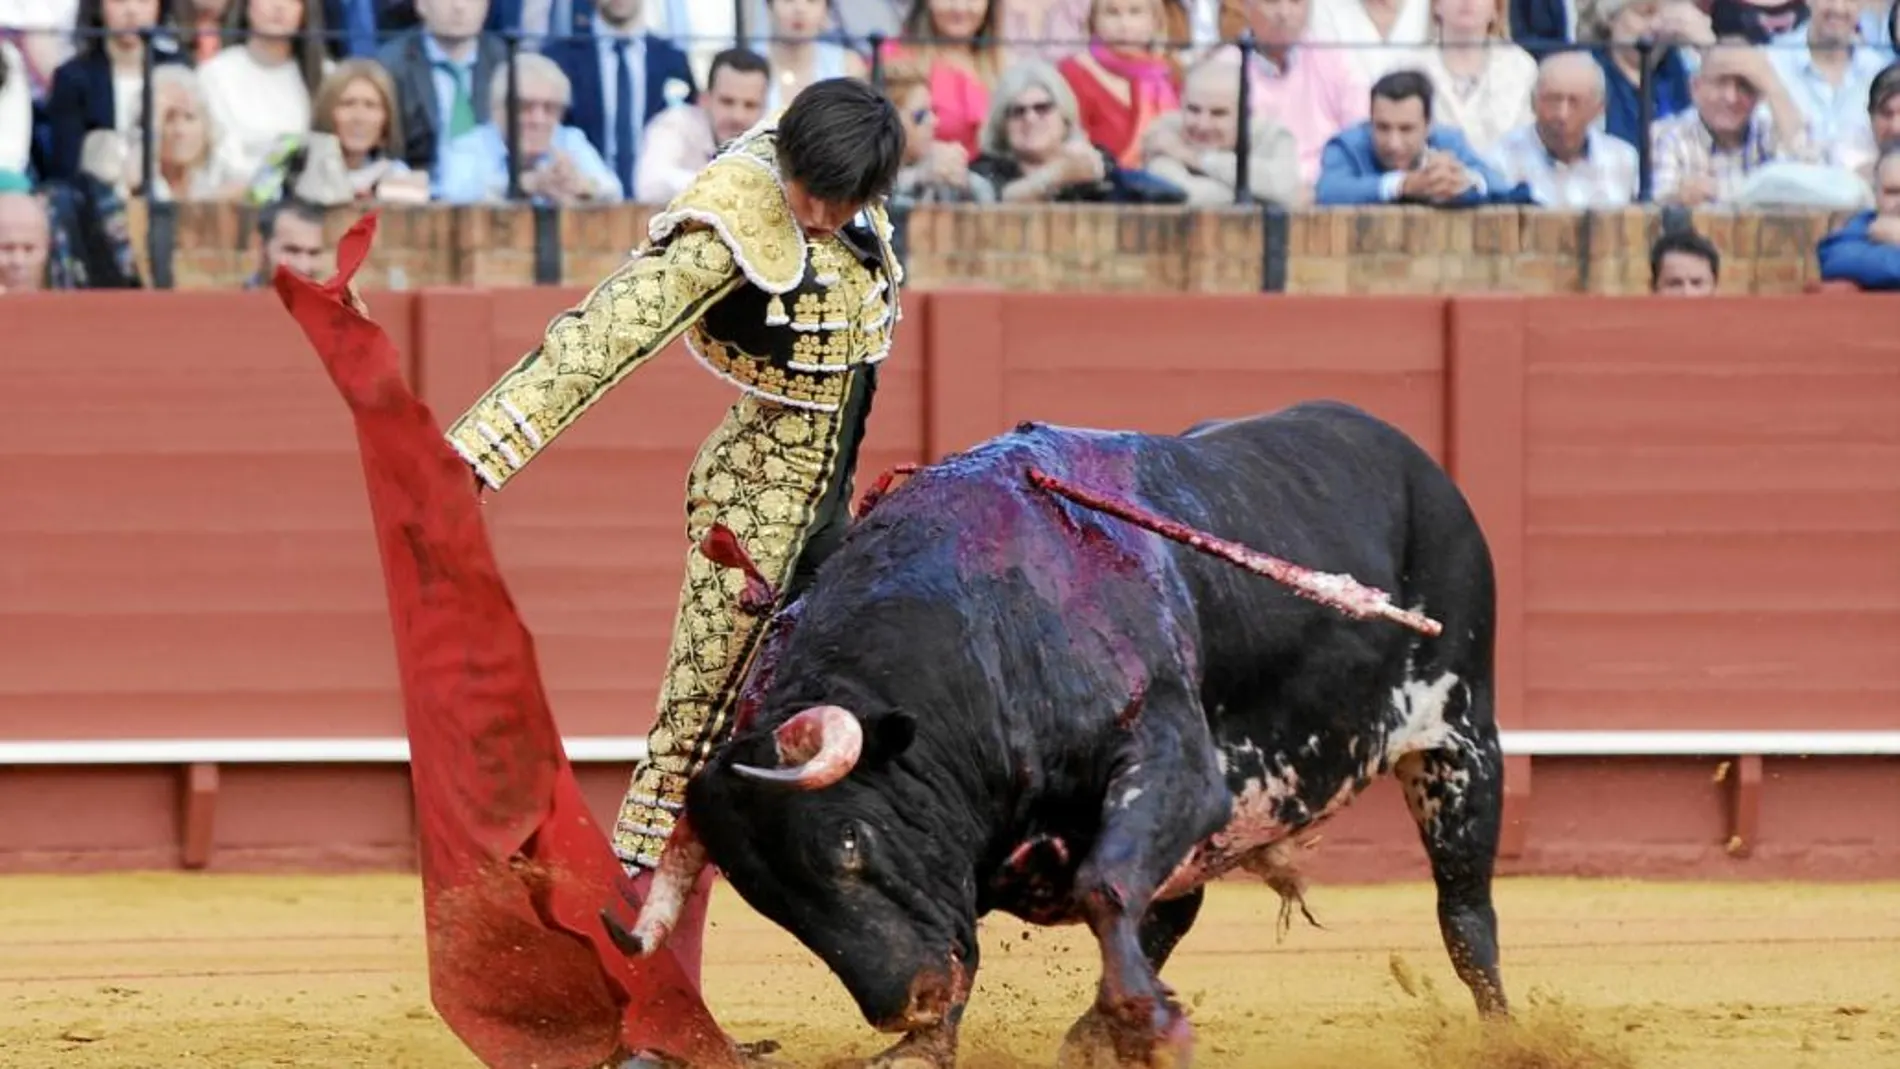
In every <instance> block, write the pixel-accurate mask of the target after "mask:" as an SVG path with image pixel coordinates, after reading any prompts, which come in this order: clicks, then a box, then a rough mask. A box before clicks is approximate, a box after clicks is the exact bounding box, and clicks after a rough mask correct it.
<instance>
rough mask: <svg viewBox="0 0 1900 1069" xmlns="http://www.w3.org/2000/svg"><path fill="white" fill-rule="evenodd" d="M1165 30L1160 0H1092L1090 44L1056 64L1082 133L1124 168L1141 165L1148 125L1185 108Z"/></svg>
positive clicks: (1090, 9)
mask: <svg viewBox="0 0 1900 1069" xmlns="http://www.w3.org/2000/svg"><path fill="white" fill-rule="evenodd" d="M1161 32H1162V25H1161V0H1094V2H1093V3H1092V4H1091V5H1090V7H1089V34H1090V38H1089V45H1088V47H1087V48H1086V49H1084V50H1082V51H1080V52H1077V53H1075V54H1074V55H1071V56H1069V57H1068V58H1067V59H1064V60H1063V61H1062V62H1060V63H1058V64H1056V70H1058V71H1060V72H1061V74H1062V77H1063V78H1064V79H1065V80H1066V81H1067V82H1068V83H1069V91H1070V92H1072V93H1074V94H1075V103H1076V107H1077V108H1078V110H1079V112H1080V114H1081V117H1082V130H1083V132H1084V133H1086V134H1087V135H1088V138H1089V140H1090V141H1092V142H1094V143H1095V144H1097V145H1100V146H1102V147H1103V148H1105V149H1107V150H1108V153H1109V155H1111V156H1113V157H1115V159H1116V162H1118V163H1120V164H1121V165H1122V166H1124V167H1134V166H1138V163H1139V160H1140V159H1141V138H1142V135H1143V134H1144V133H1146V132H1147V129H1148V125H1149V124H1150V123H1152V122H1154V121H1155V119H1156V118H1158V117H1160V116H1162V115H1165V114H1167V113H1169V112H1171V111H1174V110H1176V109H1177V108H1179V107H1180V106H1181V96H1180V93H1179V92H1178V91H1176V89H1175V87H1174V80H1173V79H1174V75H1173V67H1172V66H1171V65H1170V63H1169V62H1168V58H1167V56H1165V55H1163V54H1162V53H1160V52H1159V51H1157V49H1156V44H1157V42H1159V41H1160V39H1161Z"/></svg>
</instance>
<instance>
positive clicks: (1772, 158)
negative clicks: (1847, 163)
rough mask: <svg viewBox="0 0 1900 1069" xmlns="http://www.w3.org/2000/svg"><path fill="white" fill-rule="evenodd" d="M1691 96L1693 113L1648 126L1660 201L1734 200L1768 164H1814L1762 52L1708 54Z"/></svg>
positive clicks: (1794, 112) (1734, 48) (1723, 48)
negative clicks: (1763, 108)
mask: <svg viewBox="0 0 1900 1069" xmlns="http://www.w3.org/2000/svg"><path fill="white" fill-rule="evenodd" d="M1689 91H1690V96H1691V97H1692V98H1693V100H1694V102H1695V106H1694V107H1691V108H1690V109H1689V110H1687V111H1683V112H1679V113H1677V114H1675V115H1671V116H1669V117H1668V118H1666V119H1658V120H1656V123H1655V125H1653V126H1651V127H1650V146H1651V151H1650V160H1651V165H1652V166H1653V167H1654V168H1655V170H1654V172H1653V174H1654V181H1653V185H1652V190H1653V192H1654V194H1655V197H1656V200H1657V201H1658V202H1660V203H1664V204H1681V205H1683V206H1685V207H1690V208H1695V207H1699V206H1702V205H1705V204H1721V203H1729V202H1734V201H1735V200H1737V199H1738V197H1739V196H1740V194H1741V193H1742V190H1743V187H1744V185H1745V184H1746V181H1747V179H1748V178H1749V176H1750V175H1752V174H1753V173H1754V172H1755V171H1757V170H1758V169H1760V168H1763V167H1766V166H1767V165H1768V164H1771V163H1777V162H1790V163H1816V162H1819V159H1818V157H1819V153H1818V152H1817V150H1816V146H1814V145H1813V144H1812V142H1811V141H1810V140H1809V139H1808V137H1807V132H1806V131H1807V123H1806V121H1805V120H1804V119H1803V118H1802V117H1801V109H1800V108H1799V107H1798V106H1796V104H1795V102H1794V98H1793V97H1792V96H1790V95H1789V94H1788V90H1787V88H1786V87H1785V86H1783V85H1782V84H1781V79H1780V77H1778V76H1777V75H1776V74H1775V71H1774V68H1773V67H1771V66H1770V65H1769V63H1768V57H1767V54H1766V53H1765V52H1763V51H1762V50H1761V49H1758V48H1749V47H1746V46H1740V45H1734V44H1722V45H1717V46H1716V47H1714V48H1711V49H1709V51H1708V54H1707V55H1706V56H1705V57H1704V58H1703V60H1702V67H1701V69H1700V70H1698V71H1697V72H1696V73H1695V77H1694V79H1693V80H1692V81H1691V82H1690V90H1689ZM1764 102H1765V103H1766V104H1767V105H1768V110H1767V114H1763V113H1762V109H1761V107H1760V105H1761V104H1763V103H1764Z"/></svg>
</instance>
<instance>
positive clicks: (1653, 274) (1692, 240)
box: [1649, 230, 1722, 297]
mask: <svg viewBox="0 0 1900 1069" xmlns="http://www.w3.org/2000/svg"><path fill="white" fill-rule="evenodd" d="M1721 274H1722V254H1721V253H1719V252H1717V251H1715V244H1714V243H1713V242H1711V241H1710V240H1709V239H1708V238H1705V237H1703V236H1702V235H1701V234H1698V233H1696V232H1695V231H1693V230H1670V231H1665V232H1664V233H1663V235H1662V236H1661V237H1659V238H1657V239H1656V241H1655V243H1654V244H1652V245H1651V246H1650V247H1649V292H1651V293H1653V294H1655V295H1657V296H1659V297H1712V296H1714V295H1715V287H1716V283H1717V282H1718V281H1719V280H1720V278H1721Z"/></svg>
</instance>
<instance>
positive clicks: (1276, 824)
mask: <svg viewBox="0 0 1900 1069" xmlns="http://www.w3.org/2000/svg"><path fill="white" fill-rule="evenodd" d="M1407 667H1408V671H1407V679H1406V681H1405V682H1404V683H1402V684H1401V685H1399V686H1397V687H1394V688H1393V689H1392V694H1391V704H1390V707H1389V709H1388V710H1387V713H1386V716H1385V718H1384V723H1382V724H1381V725H1380V726H1379V731H1380V734H1379V736H1377V737H1374V738H1372V739H1363V738H1362V737H1360V736H1357V735H1355V736H1353V737H1351V738H1349V739H1347V740H1346V748H1347V752H1348V753H1349V754H1351V755H1352V757H1353V758H1354V759H1355V760H1359V761H1362V762H1363V766H1362V767H1363V778H1364V779H1366V780H1372V779H1376V778H1377V777H1378V776H1379V775H1380V774H1382V773H1383V772H1385V771H1387V770H1392V769H1395V768H1397V767H1398V766H1399V765H1400V762H1401V761H1403V762H1404V768H1405V769H1406V770H1408V771H1407V772H1406V773H1401V774H1400V776H1399V778H1400V780H1401V786H1403V787H1404V788H1405V793H1406V801H1407V804H1408V805H1410V806H1411V807H1412V810H1413V814H1414V816H1415V817H1416V818H1417V819H1419V820H1420V821H1421V823H1422V824H1423V826H1426V827H1431V825H1430V824H1429V823H1427V821H1428V819H1429V817H1431V816H1435V815H1436V813H1437V810H1438V807H1439V806H1440V805H1441V804H1443V801H1449V800H1451V799H1454V798H1456V797H1457V795H1458V793H1459V792H1461V791H1463V790H1464V788H1465V786H1466V785H1467V784H1468V783H1469V781H1470V773H1469V772H1467V771H1465V770H1464V769H1462V768H1458V767H1454V766H1453V765H1451V764H1448V763H1446V762H1440V761H1428V760H1427V759H1426V758H1425V756H1424V755H1425V754H1426V753H1427V752H1429V751H1434V750H1462V751H1464V752H1465V753H1467V754H1470V753H1473V752H1474V750H1473V748H1472V747H1471V746H1470V744H1469V742H1468V741H1467V740H1465V739H1464V738H1463V737H1462V736H1460V735H1459V734H1458V732H1457V730H1456V729H1454V728H1453V727H1452V725H1451V723H1450V722H1449V721H1448V720H1447V719H1446V715H1445V714H1446V710H1447V709H1448V708H1449V706H1450V704H1451V695H1452V692H1453V688H1454V687H1457V686H1460V685H1462V681H1461V680H1460V679H1459V678H1458V677H1457V676H1456V675H1455V674H1453V673H1450V672H1446V673H1443V674H1441V675H1439V676H1437V677H1436V678H1433V679H1430V680H1426V679H1421V678H1419V677H1418V676H1417V675H1416V674H1415V673H1413V672H1411V671H1409V668H1410V666H1409V665H1408V666H1407ZM1465 695H1466V698H1467V704H1468V703H1469V697H1470V688H1469V687H1468V686H1467V687H1466V691H1465ZM1313 741H1314V740H1309V742H1308V744H1307V747H1306V748H1307V749H1309V750H1311V749H1313V748H1314V747H1313ZM1362 748H1363V749H1364V751H1365V754H1364V756H1363V757H1361V756H1360V751H1361V749H1362ZM1315 752H1316V751H1315ZM1217 755H1218V757H1219V763H1220V768H1221V772H1222V774H1223V775H1225V774H1227V773H1229V772H1230V771H1231V770H1233V769H1234V767H1235V766H1236V765H1239V764H1241V763H1242V762H1241V759H1242V757H1243V755H1244V757H1245V758H1247V759H1250V760H1251V761H1252V762H1255V764H1253V765H1252V766H1251V767H1257V768H1259V769H1261V775H1258V776H1254V775H1249V776H1248V777H1247V778H1246V779H1245V780H1244V781H1243V782H1242V784H1241V789H1240V792H1239V793H1238V795H1237V796H1236V797H1235V798H1234V808H1233V816H1232V817H1231V818H1230V819H1229V821H1228V824H1227V826H1226V827H1225V828H1222V829H1221V830H1220V831H1218V832H1215V833H1214V834H1213V835H1212V836H1210V837H1208V839H1207V840H1206V841H1204V842H1202V843H1200V844H1199V845H1197V846H1196V847H1195V848H1194V849H1193V850H1192V851H1190V852H1189V854H1188V856H1187V858H1186V859H1185V860H1183V861H1182V862H1181V863H1180V864H1179V865H1177V866H1176V867H1175V870H1174V872H1173V873H1171V874H1170V875H1169V876H1168V878H1167V880H1166V881H1164V882H1163V884H1162V886H1161V888H1160V889H1159V890H1158V891H1157V892H1156V893H1155V897H1156V899H1158V900H1160V899H1168V898H1173V897H1178V896H1179V895H1182V894H1185V893H1186V892H1188V891H1190V890H1192V889H1193V888H1195V887H1198V886H1200V885H1201V884H1204V883H1206V882H1207V881H1209V880H1212V879H1215V878H1216V877H1219V876H1220V875H1222V874H1223V873H1226V872H1228V871H1231V870H1232V869H1234V868H1236V867H1238V866H1239V865H1241V864H1242V863H1243V862H1245V861H1246V860H1247V859H1248V858H1249V857H1251V856H1252V855H1254V854H1255V853H1257V852H1259V851H1262V850H1265V849H1267V848H1268V847H1270V846H1272V845H1273V844H1274V843H1277V842H1280V841H1281V840H1283V839H1285V838H1286V837H1288V836H1289V835H1292V834H1293V833H1294V832H1295V831H1298V830H1300V829H1302V828H1307V827H1311V826H1313V825H1316V824H1319V823H1321V822H1323V821H1325V820H1326V819H1328V818H1329V817H1331V816H1333V815H1334V814H1335V813H1337V812H1339V811H1340V810H1341V809H1343V808H1345V806H1346V805H1347V803H1349V802H1351V801H1352V799H1353V798H1354V797H1356V796H1357V794H1358V785H1357V783H1356V782H1355V781H1354V779H1353V778H1348V779H1347V780H1346V781H1345V782H1343V783H1341V784H1339V785H1338V786H1337V787H1336V788H1335V789H1334V791H1333V794H1332V796H1331V797H1329V798H1328V799H1327V800H1326V802H1325V804H1323V805H1322V806H1320V808H1319V809H1318V810H1317V811H1314V812H1310V813H1307V812H1303V811H1304V810H1305V809H1306V807H1305V806H1304V805H1303V804H1300V803H1299V798H1298V790H1299V786H1300V778H1299V773H1298V771H1297V770H1296V769H1295V768H1294V766H1293V763H1292V762H1291V761H1289V760H1288V758H1287V755H1286V754H1285V753H1284V752H1277V753H1275V754H1274V755H1273V762H1272V765H1271V766H1268V765H1266V764H1265V763H1262V762H1260V758H1261V752H1260V749H1259V747H1258V746H1256V745H1254V744H1253V743H1252V742H1249V741H1245V740H1243V741H1239V742H1236V743H1234V744H1233V745H1231V746H1224V747H1221V748H1220V749H1219V750H1218V751H1217ZM1462 763H1463V762H1460V764H1462ZM1245 771H1251V768H1247V769H1245ZM1408 776H1409V781H1408ZM1433 785H1437V787H1438V789H1437V792H1436V793H1437V794H1438V799H1433V798H1432V797H1431V796H1430V795H1431V794H1432V793H1433V792H1432V791H1430V790H1428V788H1429V787H1431V786H1433ZM1283 814H1284V816H1285V817H1286V818H1288V819H1284V820H1283V819H1282V815H1283ZM1421 814H1423V815H1421Z"/></svg>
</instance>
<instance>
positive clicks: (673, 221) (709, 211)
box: [647, 129, 806, 294]
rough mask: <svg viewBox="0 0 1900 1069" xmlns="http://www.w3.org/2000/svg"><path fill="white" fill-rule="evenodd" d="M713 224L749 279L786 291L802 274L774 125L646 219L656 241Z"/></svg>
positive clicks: (801, 248) (801, 244) (801, 239)
mask: <svg viewBox="0 0 1900 1069" xmlns="http://www.w3.org/2000/svg"><path fill="white" fill-rule="evenodd" d="M691 223H700V224H703V225H706V226H709V227H711V228H712V229H713V230H714V231H715V232H716V233H717V234H718V235H719V237H720V240H722V241H724V242H725V243H726V245H727V246H728V247H729V248H730V249H731V250H732V254H733V256H734V257H735V258H737V260H738V262H739V269H740V270H741V271H743V272H745V276H746V278H748V279H750V280H751V282H752V284H753V285H755V286H757V287H759V288H760V289H762V290H764V291H766V292H767V293H774V294H777V293H786V292H789V291H791V290H792V289H794V288H796V287H797V286H798V284H799V282H801V281H802V280H803V279H804V277H805V256H806V249H805V235H804V232H803V231H802V230H801V229H799V226H798V223H797V222H796V221H795V220H794V219H793V218H792V208H791V203H790V201H788V200H787V199H786V197H785V186H784V183H783V182H782V181H781V180H780V178H779V173H778V142H777V135H776V133H775V131H773V130H771V129H758V130H755V131H753V132H752V133H749V134H746V135H744V136H742V137H740V138H739V139H737V140H736V141H734V142H733V143H732V144H731V145H730V146H728V147H727V148H726V150H725V151H723V152H721V153H720V154H719V155H718V156H715V157H714V158H713V161H712V162H711V163H709V164H707V165H706V168H705V169H704V170H702V171H700V172H699V174H698V175H697V176H696V177H694V179H693V181H692V184H691V185H689V186H687V187H686V189H685V190H684V191H682V192H681V193H680V195H679V196H677V197H674V198H673V200H672V202H671V203H669V204H668V205H667V206H666V210H665V211H663V212H661V213H660V214H658V215H655V216H654V217H653V219H652V221H651V222H650V223H648V224H647V236H648V238H650V239H651V240H652V241H654V242H656V243H657V242H660V241H664V240H666V238H667V236H668V235H670V234H672V233H674V232H675V231H676V230H678V229H679V228H680V227H682V226H686V225H688V224H691Z"/></svg>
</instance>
